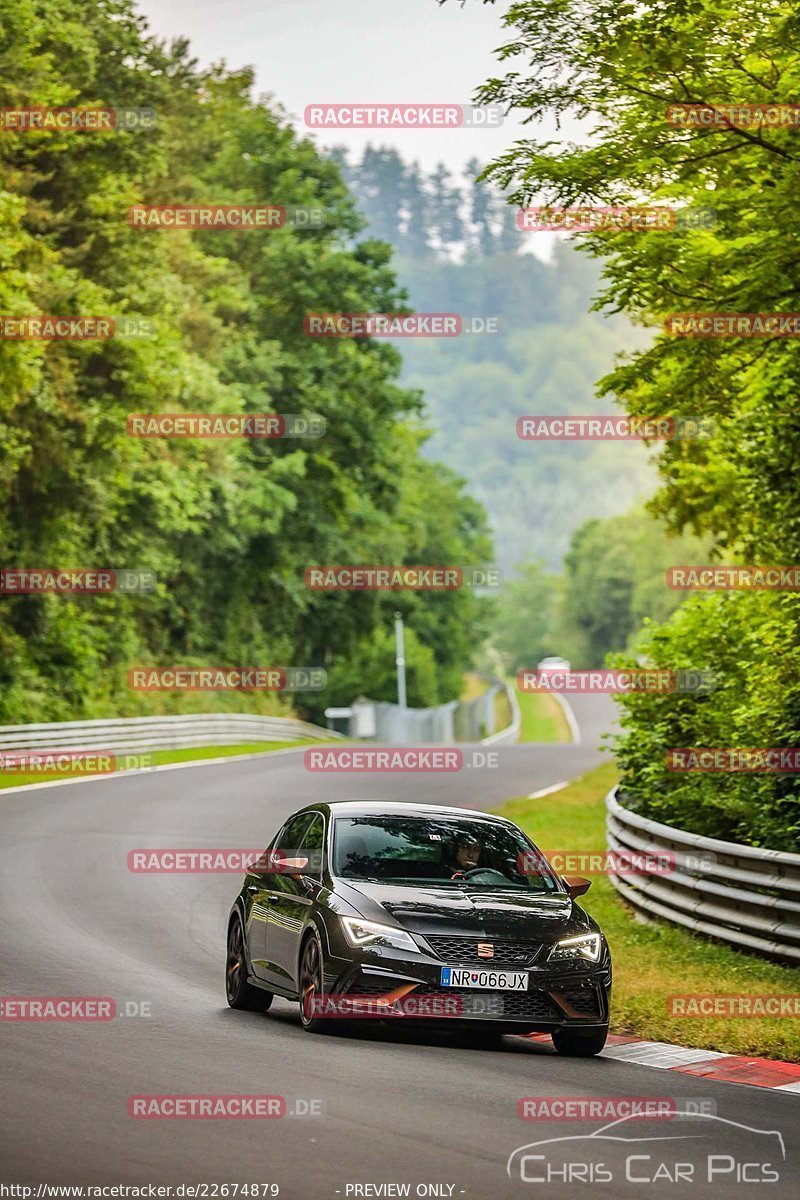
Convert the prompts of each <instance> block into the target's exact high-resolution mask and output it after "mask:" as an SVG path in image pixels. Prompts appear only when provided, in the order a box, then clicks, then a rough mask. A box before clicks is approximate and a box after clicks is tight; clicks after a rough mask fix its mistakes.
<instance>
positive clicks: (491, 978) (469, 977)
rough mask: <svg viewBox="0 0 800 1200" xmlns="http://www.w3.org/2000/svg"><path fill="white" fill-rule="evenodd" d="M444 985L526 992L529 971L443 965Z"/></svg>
mask: <svg viewBox="0 0 800 1200" xmlns="http://www.w3.org/2000/svg"><path fill="white" fill-rule="evenodd" d="M442 987H459V988H484V989H485V990H486V991H498V992H526V991H527V990H528V972H527V971H471V970H470V969H469V967H442Z"/></svg>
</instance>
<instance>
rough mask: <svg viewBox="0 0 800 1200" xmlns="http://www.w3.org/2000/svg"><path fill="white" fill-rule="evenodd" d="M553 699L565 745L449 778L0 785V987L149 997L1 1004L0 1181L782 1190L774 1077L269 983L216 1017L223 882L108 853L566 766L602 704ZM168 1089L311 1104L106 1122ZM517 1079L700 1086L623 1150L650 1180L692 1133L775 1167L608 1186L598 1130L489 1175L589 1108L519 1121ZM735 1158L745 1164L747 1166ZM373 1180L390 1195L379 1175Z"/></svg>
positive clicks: (789, 1177) (498, 784) (781, 1097)
mask: <svg viewBox="0 0 800 1200" xmlns="http://www.w3.org/2000/svg"><path fill="white" fill-rule="evenodd" d="M576 700H577V701H578V702H577V703H576V704H575V709H576V713H577V716H578V720H579V723H580V725H581V730H582V742H581V744H580V745H578V746H537V745H530V746H518V747H504V748H501V749H498V750H497V751H496V753H497V754H498V764H497V766H496V767H493V768H489V767H483V768H480V767H473V768H469V769H464V770H463V771H461V772H459V773H457V774H447V775H432V776H424V777H423V776H420V775H399V774H394V775H383V776H378V775H374V774H373V775H363V776H358V775H354V776H349V775H321V774H313V773H309V772H307V771H306V770H305V769H304V766H303V757H302V752H294V751H292V752H288V753H280V754H276V755H274V756H266V757H263V758H260V759H253V760H249V761H240V762H236V763H228V764H225V765H219V766H199V767H191V768H182V769H180V770H165V771H158V772H154V773H149V774H143V775H131V776H128V777H121V778H116V779H108V780H104V781H102V782H94V783H76V784H70V785H69V786H62V787H52V788H37V789H35V790H30V791H26V792H15V793H7V794H3V793H0V829H2V844H1V847H0V863H1V870H0V936H1V937H2V950H1V951H0V960H1V961H0V994H2V995H4V996H33V995H48V996H54V995H58V996H88V995H95V996H98V995H99V996H111V997H113V998H114V999H115V1000H116V1003H117V1007H118V1009H121V1010H122V1011H123V1012H124V1010H125V1006H126V1004H127V1005H129V1006H130V1005H131V1004H136V1005H141V1004H142V1002H146V1003H149V1004H150V1006H151V1011H152V1015H151V1016H149V1017H142V1016H134V1015H129V1016H119V1017H117V1018H116V1019H114V1020H113V1021H109V1022H107V1023H91V1024H89V1023H83V1024H67V1023H54V1022H36V1023H27V1022H26V1023H22V1022H9V1021H0V1062H1V1064H2V1065H1V1066H0V1072H1V1074H2V1081H3V1085H4V1086H3V1088H2V1091H0V1184H25V1185H38V1184H40V1183H50V1184H67V1185H68V1184H82V1185H88V1184H93V1185H113V1184H129V1185H131V1184H132V1185H147V1184H156V1185H172V1186H173V1188H174V1187H176V1186H177V1185H180V1184H200V1183H205V1184H209V1185H213V1184H224V1183H230V1184H233V1183H237V1184H239V1185H243V1184H262V1185H263V1184H277V1185H278V1186H279V1188H280V1196H283V1197H289V1198H290V1200H295V1198H297V1200H300V1198H305V1197H311V1196H313V1197H332V1198H333V1197H336V1196H342V1197H346V1196H379V1195H385V1196H390V1195H402V1194H408V1195H411V1196H415V1195H424V1194H427V1195H439V1196H445V1197H447V1196H453V1197H459V1196H466V1197H471V1198H473V1197H474V1198H480V1200H483V1198H484V1197H485V1198H487V1200H488V1198H490V1197H505V1196H515V1197H518V1196H532V1195H533V1194H534V1193H535V1194H536V1195H537V1196H538V1195H541V1194H544V1195H548V1196H554V1197H563V1196H576V1195H578V1194H579V1193H580V1192H581V1191H583V1190H584V1189H585V1187H586V1186H587V1183H589V1182H590V1181H591V1180H592V1179H594V1182H593V1183H592V1186H593V1187H594V1189H595V1191H596V1194H597V1195H598V1196H602V1197H619V1196H639V1195H645V1194H648V1195H649V1194H650V1193H652V1192H653V1191H655V1192H656V1193H657V1195H663V1196H668V1197H675V1198H676V1200H677V1198H680V1200H683V1197H688V1196H706V1195H714V1196H719V1197H725V1198H726V1200H728V1198H729V1197H731V1196H733V1197H746V1196H750V1195H764V1194H767V1195H771V1196H780V1197H781V1198H782V1197H784V1196H786V1197H788V1196H790V1195H797V1194H798V1190H800V1172H798V1162H797V1152H796V1146H795V1144H794V1142H793V1134H794V1131H795V1130H796V1129H797V1114H798V1111H799V1110H798V1105H800V1097H798V1096H796V1095H795V1096H793V1095H790V1094H786V1093H783V1094H782V1093H776V1092H774V1091H769V1090H767V1089H758V1088H751V1087H743V1086H735V1085H730V1084H728V1085H725V1084H713V1083H710V1082H707V1081H705V1080H703V1079H696V1078H692V1077H688V1076H684V1075H670V1074H669V1073H667V1072H664V1071H657V1070H653V1069H650V1068H646V1067H641V1066H634V1065H628V1064H625V1063H623V1062H620V1061H614V1060H611V1059H594V1060H587V1061H582V1060H570V1059H563V1058H558V1057H556V1056H555V1054H554V1053H553V1052H552V1050H551V1048H550V1045H549V1043H547V1044H546V1045H540V1044H538V1043H535V1042H532V1041H530V1040H528V1039H524V1038H505V1039H503V1040H502V1042H501V1043H500V1044H499V1045H494V1046H493V1045H491V1044H484V1045H482V1044H479V1043H478V1044H476V1043H475V1041H474V1040H473V1039H469V1038H466V1037H461V1038H459V1037H456V1036H455V1035H453V1034H447V1033H446V1032H442V1033H441V1034H440V1033H439V1032H438V1031H436V1033H435V1034H431V1035H427V1034H426V1035H418V1034H416V1035H415V1034H413V1033H410V1032H409V1031H408V1030H399V1029H397V1028H396V1027H392V1028H386V1027H375V1026H369V1027H366V1028H364V1027H362V1030H361V1031H356V1032H351V1033H344V1032H343V1033H340V1034H337V1035H335V1036H331V1037H322V1036H313V1035H309V1034H307V1033H304V1032H303V1031H302V1030H301V1028H300V1025H299V1021H298V1018H297V1015H296V1011H295V1008H294V1006H292V1005H289V1004H287V1003H284V1002H282V1001H276V1003H275V1004H274V1005H273V1009H272V1011H271V1012H270V1013H268V1014H266V1015H264V1014H249V1013H238V1012H233V1011H232V1010H230V1009H228V1008H227V1006H226V1004H225V998H224V986H223V964H224V935H225V922H226V918H227V913H228V909H229V907H230V903H231V901H232V899H233V897H234V895H235V893H236V891H237V889H238V886H239V882H240V880H239V877H238V876H230V875H134V874H132V873H131V872H129V871H128V869H127V854H128V851H129V850H130V849H132V848H134V847H146V846H162V847H163V846H179V847H200V846H207V847H223V846H243V847H249V846H261V845H264V844H266V841H267V839H268V838H269V837H270V836H271V835H272V833H273V832H274V830H275V829H276V828H277V827H278V824H279V822H280V821H281V819H282V818H283V817H284V816H285V815H286V814H287V813H288V812H290V811H291V810H292V809H294V808H296V807H298V806H299V805H300V804H302V803H306V802H307V801H309V800H313V799H314V798H316V797H322V796H324V797H326V798H330V797H344V796H347V795H351V796H374V797H380V796H386V797H387V798H391V799H400V800H417V799H419V798H420V797H423V796H424V797H425V798H426V799H427V800H433V801H437V802H441V803H448V804H458V805H465V806H470V807H488V806H491V805H494V804H496V803H498V802H499V801H501V800H503V799H505V798H507V797H511V796H515V795H519V794H522V793H527V792H530V791H533V790H536V789H539V788H543V787H546V786H548V785H550V784H554V783H557V782H559V781H561V780H564V779H569V778H571V777H574V776H576V775H578V774H580V773H581V772H583V771H584V770H586V769H587V768H588V767H590V766H592V765H593V764H594V763H596V762H597V761H599V758H600V755H599V752H598V750H597V739H598V736H599V734H600V733H601V732H602V730H603V728H605V726H606V725H607V724H608V719H609V705H608V702H607V701H606V700H604V698H602V697H577V698H576ZM587 907H588V908H589V909H590V910H591V894H590V896H589V897H588V898H587ZM612 950H613V947H612ZM174 1093H180V1094H187V1093H188V1094H208V1093H214V1094H226V1095H230V1094H240V1093H243V1094H247V1095H253V1094H259V1095H262V1094H268V1095H281V1096H285V1097H286V1099H287V1103H288V1106H289V1108H290V1109H291V1108H293V1107H294V1106H295V1105H296V1103H297V1101H309V1102H311V1101H313V1102H318V1107H319V1108H321V1114H320V1115H317V1116H313V1117H312V1116H305V1117H304V1116H299V1115H298V1116H286V1117H282V1118H281V1119H279V1120H262V1121H258V1120H216V1121H208V1120H206V1121H197V1120H182V1121H179V1120H173V1121H170V1120H135V1119H132V1118H131V1117H129V1116H128V1098H129V1097H130V1096H131V1095H141V1094H147V1095H150V1094H174ZM526 1096H594V1097H624V1096H651V1097H677V1098H691V1099H694V1100H696V1101H698V1102H703V1104H707V1103H708V1102H709V1101H710V1102H712V1103H713V1104H716V1106H717V1114H718V1116H719V1117H720V1118H722V1119H723V1120H722V1121H715V1122H711V1121H703V1122H697V1121H695V1122H691V1125H692V1126H693V1128H692V1130H691V1132H692V1135H693V1137H692V1140H690V1141H688V1142H685V1141H680V1142H655V1143H654V1142H648V1143H647V1150H646V1151H645V1150H644V1149H637V1148H636V1147H633V1148H632V1149H633V1151H634V1152H635V1153H636V1154H638V1155H640V1156H641V1157H640V1158H639V1159H638V1161H637V1164H636V1168H635V1169H633V1170H632V1174H634V1175H637V1174H638V1178H639V1179H642V1178H652V1175H653V1173H654V1172H655V1170H656V1166H657V1164H658V1163H659V1162H661V1161H662V1160H664V1161H665V1162H666V1166H665V1167H662V1168H661V1171H662V1176H663V1174H664V1172H665V1171H666V1173H667V1174H670V1175H673V1174H674V1173H675V1172H674V1171H673V1169H672V1165H671V1164H673V1163H674V1162H675V1161H676V1159H677V1160H686V1159H688V1158H689V1157H690V1155H691V1154H698V1153H700V1151H702V1152H703V1153H704V1154H705V1153H706V1151H708V1152H709V1153H713V1154H717V1155H723V1154H729V1155H730V1158H731V1163H733V1160H734V1159H735V1158H736V1157H737V1156H740V1157H741V1156H742V1155H744V1156H745V1157H746V1158H747V1161H751V1162H755V1161H760V1160H761V1159H763V1160H764V1161H767V1160H769V1161H771V1162H772V1163H773V1164H774V1165H775V1166H776V1168H777V1169H778V1171H779V1174H780V1179H779V1181H778V1182H777V1183H770V1184H767V1183H763V1184H759V1185H757V1186H756V1185H754V1186H750V1185H749V1184H747V1183H738V1184H737V1183H735V1182H732V1181H733V1180H735V1177H736V1172H737V1171H738V1172H739V1173H741V1169H740V1164H739V1162H738V1159H737V1161H736V1165H735V1166H734V1165H731V1167H730V1168H728V1166H727V1160H726V1162H725V1163H724V1164H723V1167H724V1169H725V1170H726V1171H727V1172H728V1173H727V1174H726V1175H725V1176H724V1182H721V1183H720V1184H718V1185H717V1184H715V1185H714V1186H713V1188H712V1189H710V1190H709V1189H706V1188H704V1187H703V1186H702V1184H701V1183H700V1182H699V1179H700V1176H699V1174H698V1176H697V1178H696V1181H695V1183H690V1182H688V1179H687V1178H686V1176H685V1172H686V1171H688V1167H684V1180H683V1182H673V1183H668V1182H664V1183H660V1182H658V1183H653V1184H652V1185H648V1184H645V1183H638V1184H630V1183H625V1182H624V1172H625V1164H624V1160H623V1159H622V1158H620V1155H621V1154H623V1152H626V1153H627V1151H628V1150H630V1149H631V1147H630V1146H629V1145H628V1143H624V1144H622V1143H606V1144H604V1145H603V1146H601V1147H600V1148H598V1146H597V1143H596V1141H595V1143H593V1144H590V1145H589V1146H588V1147H587V1145H586V1144H585V1143H584V1142H581V1143H576V1144H575V1145H576V1147H578V1149H577V1151H576V1153H577V1155H578V1158H579V1160H580V1162H581V1163H582V1169H584V1170H585V1172H587V1174H585V1175H584V1179H585V1182H581V1181H580V1180H579V1179H574V1177H573V1181H572V1182H571V1183H566V1182H564V1179H565V1178H566V1175H565V1174H564V1173H563V1168H561V1169H562V1174H561V1175H559V1174H558V1172H557V1170H556V1166H553V1163H552V1162H551V1165H550V1167H547V1169H548V1170H550V1169H551V1168H552V1170H553V1171H555V1172H556V1173H555V1175H551V1178H552V1180H553V1181H552V1182H549V1183H528V1182H522V1181H521V1179H520V1169H519V1166H518V1162H517V1163H516V1164H515V1166H514V1168H513V1171H512V1176H511V1177H509V1175H508V1174H507V1173H506V1164H507V1160H508V1157H509V1155H510V1154H511V1153H512V1152H513V1151H514V1150H515V1149H517V1148H518V1147H520V1146H522V1145H523V1144H526V1143H530V1142H533V1141H537V1140H540V1139H545V1138H555V1137H563V1136H565V1135H572V1136H574V1135H585V1134H589V1133H590V1132H591V1131H593V1130H596V1129H597V1128H598V1127H599V1125H600V1124H603V1122H598V1121H597V1120H595V1121H590V1122H585V1123H574V1122H573V1123H569V1124H566V1123H564V1122H559V1123H532V1122H530V1121H522V1120H520V1119H519V1117H518V1115H517V1104H518V1101H519V1100H520V1099H521V1098H522V1097H526ZM298 1107H300V1108H302V1107H303V1106H302V1104H301V1105H299V1106H298ZM724 1121H734V1122H738V1123H739V1124H741V1125H746V1126H748V1127H750V1129H751V1130H761V1131H780V1132H781V1133H782V1135H783V1138H784V1141H785V1152H786V1161H781V1160H780V1156H779V1155H778V1154H777V1152H776V1150H775V1143H776V1138H775V1137H774V1136H773V1137H772V1138H769V1137H767V1136H766V1135H765V1134H763V1133H761V1134H755V1133H751V1132H747V1133H745V1132H743V1131H742V1130H740V1129H738V1128H737V1127H734V1126H732V1125H726V1124H724V1123H723V1122H724ZM681 1124H684V1123H683V1122H681ZM701 1125H702V1130H700V1128H699V1127H700V1126H701ZM712 1126H713V1128H712ZM677 1129H678V1126H677V1125H676V1124H674V1123H671V1122H670V1123H669V1124H668V1123H666V1122H648V1123H646V1124H645V1123H641V1122H639V1123H637V1126H636V1127H633V1126H628V1127H624V1128H623V1131H622V1132H623V1133H625V1136H630V1137H642V1136H647V1137H653V1136H659V1137H667V1136H670V1133H671V1134H672V1135H673V1136H674V1135H675V1132H676V1130H677ZM616 1132H617V1133H619V1130H617V1131H616ZM684 1132H685V1131H684ZM701 1133H702V1137H701ZM768 1144H769V1150H767V1149H766V1148H765V1147H766V1146H767V1145H768ZM539 1152H541V1153H546V1155H548V1156H554V1155H557V1153H558V1149H557V1148H555V1149H554V1148H553V1147H545V1149H544V1151H534V1152H532V1153H539ZM611 1157H613V1158H614V1160H615V1161H614V1163H613V1164H612V1166H611V1168H610V1170H611V1173H612V1174H613V1179H612V1181H611V1182H607V1181H605V1180H606V1175H604V1174H603V1170H600V1171H599V1178H598V1168H597V1163H598V1162H599V1161H600V1159H603V1158H604V1160H605V1164H606V1166H605V1171H606V1174H607V1173H608V1171H609V1166H608V1164H609V1162H610V1158H611ZM776 1159H777V1162H776ZM553 1161H554V1160H553ZM720 1161H721V1160H720ZM548 1162H550V1158H548ZM587 1163H588V1165H587ZM592 1164H594V1165H592ZM723 1167H720V1169H723ZM544 1169H545V1168H544V1167H543V1166H542V1164H541V1163H539V1162H537V1163H534V1161H533V1160H528V1161H527V1162H526V1165H525V1167H524V1170H525V1173H526V1174H527V1175H529V1176H534V1177H535V1176H536V1174H537V1172H538V1171H540V1170H544ZM629 1169H630V1168H629ZM697 1170H698V1172H699V1170H700V1167H698V1168H697ZM755 1172H756V1168H755V1167H751V1168H748V1176H749V1177H750V1178H752V1177H753V1175H754V1173H755ZM573 1173H574V1168H573ZM540 1178H541V1176H540ZM382 1184H384V1185H385V1184H390V1185H398V1186H399V1188H400V1190H399V1191H398V1190H396V1189H395V1190H392V1189H389V1190H386V1189H385V1188H384V1189H383V1190H380V1185H382ZM370 1185H371V1186H370ZM406 1185H408V1186H409V1190H408V1192H407V1193H404V1191H403V1189H404V1187H405V1186H406ZM428 1185H431V1187H432V1186H433V1185H435V1188H436V1190H430V1187H428ZM418 1188H422V1189H423V1190H418ZM425 1188H428V1190H427V1191H426V1190H425ZM3 1194H5V1195H8V1194H10V1193H8V1192H5V1193H3V1192H2V1190H0V1195H3ZM43 1194H44V1193H43ZM172 1194H173V1195H175V1194H176V1193H175V1192H174V1191H173V1193H172ZM178 1194H179V1193H178ZM207 1194H208V1195H213V1194H214V1193H213V1190H209V1192H208V1193H207ZM217 1194H220V1195H224V1194H225V1193H224V1192H221V1193H217ZM229 1194H230V1195H232V1194H233V1193H232V1191H231V1192H230V1193H229ZM240 1194H241V1193H240ZM261 1194H265V1193H264V1192H263V1191H262V1193H261ZM266 1194H269V1193H266ZM33 1195H36V1192H35V1191H34V1193H33Z"/></svg>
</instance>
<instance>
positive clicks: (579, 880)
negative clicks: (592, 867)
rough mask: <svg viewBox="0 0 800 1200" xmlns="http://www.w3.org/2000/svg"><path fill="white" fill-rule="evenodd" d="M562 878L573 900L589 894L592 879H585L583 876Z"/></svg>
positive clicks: (565, 876)
mask: <svg viewBox="0 0 800 1200" xmlns="http://www.w3.org/2000/svg"><path fill="white" fill-rule="evenodd" d="M562 878H563V880H564V883H565V884H566V886H567V891H568V892H569V894H570V898H571V899H572V900H575V899H576V898H577V897H578V896H582V895H583V894H584V892H588V890H589V888H590V887H591V886H592V881H591V879H584V878H583V876H581V875H564V876H562Z"/></svg>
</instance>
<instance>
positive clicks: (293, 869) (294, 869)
mask: <svg viewBox="0 0 800 1200" xmlns="http://www.w3.org/2000/svg"><path fill="white" fill-rule="evenodd" d="M307 866H308V859H307V858H284V859H283V860H282V861H281V864H280V866H278V867H276V868H275V874H276V875H288V876H289V878H290V879H298V880H299V879H302V878H303V874H304V872H305V869H306V867H307Z"/></svg>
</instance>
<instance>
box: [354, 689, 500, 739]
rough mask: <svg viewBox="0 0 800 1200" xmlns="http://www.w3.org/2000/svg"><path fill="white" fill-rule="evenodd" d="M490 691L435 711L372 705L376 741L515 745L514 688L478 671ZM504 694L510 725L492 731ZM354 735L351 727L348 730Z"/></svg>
mask: <svg viewBox="0 0 800 1200" xmlns="http://www.w3.org/2000/svg"><path fill="white" fill-rule="evenodd" d="M478 674H481V676H482V678H484V679H486V680H487V681H488V682H489V685H490V686H489V688H488V690H487V691H486V692H484V693H483V694H482V695H480V696H476V697H475V699H474V700H451V701H449V702H448V703H447V704H439V705H437V706H436V707H435V708H401V707H400V705H399V704H390V703H388V702H387V701H378V702H373V701H367V700H364V701H359V702H358V703H361V704H371V705H372V707H373V709H374V713H375V740H376V741H377V742H381V743H384V744H386V745H389V746H414V745H427V744H429V743H433V744H443V745H449V744H451V743H453V742H480V743H481V745H484V746H499V745H503V744H509V743H513V742H516V740H517V738H518V736H519V726H520V713H519V705H518V703H517V697H516V695H515V694H514V689H513V687H510V686H509V685H508V684H507V683H506V682H505V681H504V680H502V679H498V678H497V677H496V676H494V675H486V674H484V673H483V672H478ZM501 691H505V693H506V695H507V696H508V702H509V705H510V708H511V724H510V725H507V726H506V728H505V729H500V730H498V731H497V732H495V720H496V716H495V704H494V701H495V696H496V695H497V693H498V692H501ZM350 732H351V735H353V732H354V731H353V727H352V726H351V729H350Z"/></svg>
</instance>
